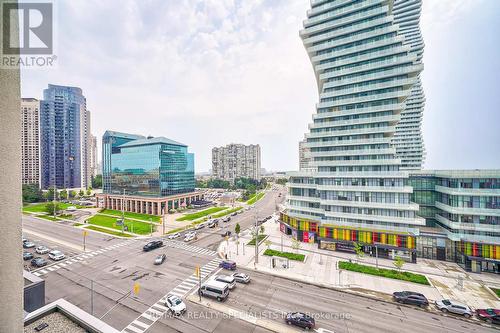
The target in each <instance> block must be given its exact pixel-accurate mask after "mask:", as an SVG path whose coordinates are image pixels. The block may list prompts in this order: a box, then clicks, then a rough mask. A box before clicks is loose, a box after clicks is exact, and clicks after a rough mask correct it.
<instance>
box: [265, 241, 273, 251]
mask: <svg viewBox="0 0 500 333" xmlns="http://www.w3.org/2000/svg"><path fill="white" fill-rule="evenodd" d="M264 244H265V245H266V246H267V248H268V249H270V248H271V244H272V243H271V241H270V240H269V239H266V241H265V242H264Z"/></svg>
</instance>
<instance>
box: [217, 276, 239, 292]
mask: <svg viewBox="0 0 500 333" xmlns="http://www.w3.org/2000/svg"><path fill="white" fill-rule="evenodd" d="M214 280H215V281H219V282H222V283H226V284H227V286H228V287H229V290H233V288H234V287H235V286H236V283H235V280H234V277H233V276H230V275H216V276H215V277H214Z"/></svg>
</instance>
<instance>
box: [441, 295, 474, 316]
mask: <svg viewBox="0 0 500 333" xmlns="http://www.w3.org/2000/svg"><path fill="white" fill-rule="evenodd" d="M435 304H436V307H437V308H438V309H439V310H441V311H443V312H445V313H446V312H450V313H454V314H458V315H462V316H464V317H466V318H470V317H472V310H471V309H470V308H469V307H468V306H467V305H465V304H461V303H459V302H456V301H453V300H450V299H443V300H440V301H436V303H435Z"/></svg>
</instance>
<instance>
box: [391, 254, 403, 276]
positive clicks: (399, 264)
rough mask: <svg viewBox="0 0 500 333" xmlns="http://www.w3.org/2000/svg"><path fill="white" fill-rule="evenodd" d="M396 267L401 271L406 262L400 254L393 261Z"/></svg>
mask: <svg viewBox="0 0 500 333" xmlns="http://www.w3.org/2000/svg"><path fill="white" fill-rule="evenodd" d="M392 264H393V265H394V266H395V267H396V269H397V270H398V272H400V273H401V269H402V268H403V265H404V264H405V261H404V260H403V259H401V257H400V256H397V257H396V259H395V260H394V262H393V263H392Z"/></svg>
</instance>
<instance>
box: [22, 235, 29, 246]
mask: <svg viewBox="0 0 500 333" xmlns="http://www.w3.org/2000/svg"><path fill="white" fill-rule="evenodd" d="M22 240H23V244H24V242H27V241H28V239H26V238H24V236H22Z"/></svg>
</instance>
